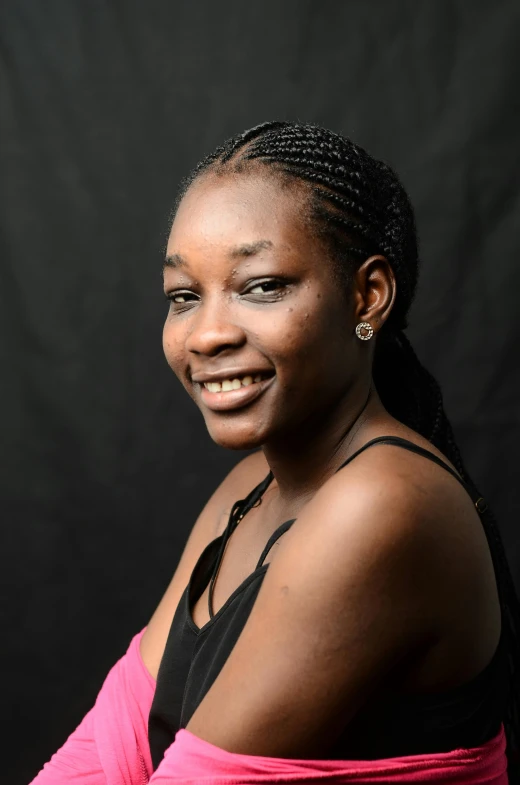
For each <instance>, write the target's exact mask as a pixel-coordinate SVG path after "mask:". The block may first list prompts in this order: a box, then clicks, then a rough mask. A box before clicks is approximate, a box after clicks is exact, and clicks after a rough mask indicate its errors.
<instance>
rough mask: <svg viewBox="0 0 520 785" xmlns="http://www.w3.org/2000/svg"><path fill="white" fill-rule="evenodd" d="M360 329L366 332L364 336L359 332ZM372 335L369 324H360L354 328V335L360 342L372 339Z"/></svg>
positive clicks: (372, 331)
mask: <svg viewBox="0 0 520 785" xmlns="http://www.w3.org/2000/svg"><path fill="white" fill-rule="evenodd" d="M362 329H363V330H366V331H367V334H366V335H363V333H362V332H361V330H362ZM373 334H374V330H373V328H372V325H371V324H370V323H369V322H360V323H359V324H358V326H357V327H356V335H357V337H358V338H360V339H361V340H362V341H369V340H370V339H371V338H372V336H373Z"/></svg>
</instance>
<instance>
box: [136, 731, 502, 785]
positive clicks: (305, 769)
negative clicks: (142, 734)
mask: <svg viewBox="0 0 520 785" xmlns="http://www.w3.org/2000/svg"><path fill="white" fill-rule="evenodd" d="M505 749H506V738H505V733H504V726H503V725H502V726H501V728H500V732H499V733H498V735H497V736H496V737H495V738H494V739H491V741H489V742H487V743H486V744H484V745H483V746H482V747H475V748H474V749H470V750H464V749H462V750H454V751H452V752H446V753H439V754H435V755H408V756H405V757H401V758H386V759H380V760H369V761H363V760H353V761H348V760H346V761H341V760H293V759H289V758H264V757H261V756H256V755H238V754H236V753H234V752H226V751H225V750H222V749H220V748H219V747H215V746H214V745H213V744H209V743H208V742H207V741H203V740H202V739H199V738H198V737H197V736H194V735H193V733H190V732H189V731H187V730H180V731H178V733H177V735H176V736H175V742H174V743H173V744H172V745H171V746H170V747H169V748H168V749H167V750H166V755H165V757H164V760H163V761H162V763H161V765H160V766H159V768H158V769H157V771H156V772H155V774H154V776H153V777H152V779H151V780H150V785H151V783H154V785H167V783H168V785H172V783H183V785H195V783H199V785H200V783H205V785H257V784H258V783H292V785H296V783H305V785H318V783H334V784H335V785H340V783H349V782H356V783H358V785H368V783H385V782H404V783H406V782H429V783H431V784H433V783H444V784H445V785H447V784H448V783H449V785H477V783H478V785H484V783H485V785H508V777H507V774H506V770H507V759H506V757H505Z"/></svg>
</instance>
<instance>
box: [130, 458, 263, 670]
mask: <svg viewBox="0 0 520 785" xmlns="http://www.w3.org/2000/svg"><path fill="white" fill-rule="evenodd" d="M268 471H269V467H268V466H267V463H266V460H265V458H264V455H263V453H262V452H256V453H253V454H252V455H248V456H247V457H246V458H244V459H243V460H242V461H240V462H239V463H238V464H237V465H236V466H235V467H234V468H233V469H232V470H231V471H230V472H229V474H228V475H227V476H226V477H225V479H224V480H223V482H222V483H221V484H220V485H219V486H218V488H217V489H216V491H215V492H214V493H213V495H212V496H211V497H210V499H209V500H208V502H207V503H206V505H205V506H204V508H203V510H202V512H201V513H200V515H199V517H198V518H197V520H196V521H195V524H194V526H193V528H192V530H191V533H190V536H189V538H188V541H187V543H186V546H185V548H184V551H183V553H182V556H181V558H180V561H179V563H178V565H177V568H176V570H175V572H174V574H173V577H172V579H171V582H170V584H169V586H168V588H167V590H166V592H165V594H164V596H163V597H162V599H161V601H160V603H159V605H158V606H157V608H156V610H155V612H154V614H153V616H152V618H151V619H150V621H149V623H148V626H147V628H146V631H145V633H144V635H143V637H142V639H141V646H140V650H141V656H142V658H143V661H144V663H145V665H146V667H147V669H148V671H149V672H150V673H151V675H152V676H153V677H154V678H156V677H157V672H158V670H159V665H160V662H161V658H162V655H163V652H164V647H165V645H166V639H167V637H168V632H169V630H170V626H171V622H172V619H173V615H174V613H175V611H176V609H177V605H178V604H179V600H180V598H181V596H182V593H183V591H184V589H185V588H186V586H187V584H188V581H189V579H190V576H191V573H192V571H193V568H194V567H195V564H196V563H197V560H198V558H199V556H200V555H201V553H202V551H203V550H204V548H205V547H206V546H207V545H208V544H209V543H210V542H211V541H212V540H213V539H214V538H215V537H216V536H217V535H218V531H217V527H218V524H219V521H220V520H221V519H222V517H223V516H224V515H226V514H227V515H229V512H230V510H231V507H232V505H233V503H234V502H235V501H237V500H238V499H241V498H243V497H244V496H246V495H247V494H248V493H249V492H250V491H251V490H252V489H253V488H254V487H255V486H256V485H258V483H259V482H260V481H261V480H262V479H263V478H264V477H265V475H266V474H267V472H268Z"/></svg>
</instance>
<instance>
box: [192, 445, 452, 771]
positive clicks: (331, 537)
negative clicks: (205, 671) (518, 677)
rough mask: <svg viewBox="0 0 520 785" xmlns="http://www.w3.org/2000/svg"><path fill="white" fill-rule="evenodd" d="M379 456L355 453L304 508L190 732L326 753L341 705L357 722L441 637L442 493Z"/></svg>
mask: <svg viewBox="0 0 520 785" xmlns="http://www.w3.org/2000/svg"><path fill="white" fill-rule="evenodd" d="M366 452H367V453H368V450H367V451H366ZM386 455H387V457H386V458H385V459H384V460H385V461H388V460H389V457H388V453H387V454H386ZM358 457H359V458H361V457H362V456H361V455H360V456H358ZM374 457H375V451H374V453H372V460H371V461H368V462H367V463H364V462H363V463H362V462H361V461H359V462H358V458H356V460H355V461H352V462H351V463H350V464H349V465H348V466H346V467H345V470H344V471H343V470H341V471H339V472H337V473H336V474H335V475H333V476H332V477H331V478H330V479H328V480H327V481H326V482H325V483H324V484H323V485H322V486H321V488H320V489H319V490H318V491H317V492H316V494H315V495H314V496H313V497H312V499H310V501H309V502H308V503H307V504H306V505H305V507H303V509H301V510H300V512H299V514H298V518H297V519H296V521H295V523H294V524H293V526H292V527H291V528H290V529H289V531H287V532H286V533H285V534H284V536H283V540H282V541H281V542H280V545H279V548H278V549H277V551H276V554H275V555H274V556H273V558H272V560H271V561H270V563H269V569H268V570H267V572H266V574H265V576H264V579H263V582H262V586H261V588H260V591H259V593H258V597H257V599H256V602H255V604H254V606H253V609H252V611H251V614H250V616H249V618H248V620H247V623H246V625H245V627H244V630H243V631H242V634H241V636H240V638H239V640H238V642H237V643H236V645H235V647H234V648H233V651H232V652H231V654H230V656H229V658H228V660H227V661H226V663H225V665H224V667H223V669H222V671H221V672H220V674H219V676H218V678H217V680H216V681H215V683H214V684H213V685H212V687H211V689H210V691H209V692H208V694H207V695H206V697H205V698H204V701H203V702H202V703H201V704H200V706H199V707H198V709H197V711H196V713H195V714H194V715H193V717H192V719H191V720H190V723H189V725H188V730H190V731H192V732H193V733H195V734H196V735H198V736H200V737H201V738H203V739H205V740H206V741H209V742H210V743H213V744H216V745H217V746H220V747H223V748H224V749H227V750H229V751H231V752H239V753H245V754H257V755H274V756H278V755H281V756H287V755H289V756H294V757H301V756H302V754H305V751H307V754H311V753H312V755H314V754H318V755H320V754H322V753H323V752H324V750H325V749H326V744H327V740H330V734H331V733H332V732H333V730H334V727H335V726H334V723H335V722H336V720H337V717H338V716H339V714H340V713H341V716H342V717H343V718H345V721H348V719H349V718H350V717H351V716H354V714H355V712H356V711H357V710H358V709H359V708H360V707H361V706H362V705H363V703H364V702H365V701H366V700H367V698H368V696H369V695H370V694H371V692H372V691H373V690H374V689H375V687H376V686H377V685H378V684H381V682H382V681H384V680H385V679H387V678H389V674H390V673H391V672H392V670H393V668H394V667H396V666H397V665H398V663H400V662H401V661H402V660H403V658H404V657H407V656H408V655H409V653H410V652H415V651H417V650H423V649H424V648H425V647H426V646H429V645H430V642H431V641H432V640H435V639H436V637H437V635H438V632H439V618H438V616H437V610H438V604H437V600H436V597H435V595H434V593H433V592H432V590H431V586H432V585H435V582H436V581H435V577H436V576H437V577H438V575H439V566H440V563H441V562H440V560H439V559H438V558H437V552H436V551H435V549H434V548H432V547H431V546H432V542H435V539H436V536H437V535H436V534H435V531H434V526H431V525H430V521H431V520H433V514H432V512H431V508H430V504H429V500H430V499H431V498H432V495H431V494H430V490H429V488H427V489H426V494H427V496H424V494H423V493H422V491H421V490H420V489H419V484H417V483H416V486H415V488H414V490H413V491H412V492H411V493H408V484H409V477H408V469H407V468H406V467H404V468H403V467H402V466H397V465H395V464H393V465H392V464H391V463H390V464H388V466H382V465H380V464H379V463H378V462H377V461H376V464H377V465H376V466H375V465H374ZM374 468H375V471H374ZM432 493H433V492H432ZM433 496H434V493H433ZM266 629H269V635H268V636H266V634H265V630H266ZM345 652H348V657H345ZM295 683H296V684H298V690H295V689H294V684H295ZM237 684H238V685H239V687H240V688H239V689H237V688H236V685H237ZM230 695H231V696H232V698H231V699H230V697H229V696H230ZM266 727H268V728H269V729H270V733H269V738H267V737H265V738H264V737H261V736H259V730H261V729H262V728H266ZM259 739H260V741H259ZM312 755H311V757H312Z"/></svg>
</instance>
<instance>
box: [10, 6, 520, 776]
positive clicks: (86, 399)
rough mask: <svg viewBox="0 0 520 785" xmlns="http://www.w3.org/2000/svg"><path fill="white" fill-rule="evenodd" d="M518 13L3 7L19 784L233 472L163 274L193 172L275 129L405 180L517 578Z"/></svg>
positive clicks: (467, 437) (439, 332) (447, 348)
mask: <svg viewBox="0 0 520 785" xmlns="http://www.w3.org/2000/svg"><path fill="white" fill-rule="evenodd" d="M519 15H520V7H519V5H518V2H517V0H495V1H494V2H492V3H491V2H485V1H481V2H476V0H472V1H471V2H470V1H469V0H468V2H464V0H460V2H447V1H444V0H431V2H424V1H423V2H421V1H420V0H409V2H404V1H402V2H392V3H390V2H387V0H378V1H377V2H370V0H352V1H351V2H348V1H347V0H345V1H344V2H342V1H341V0H338V1H334V0H280V1H278V2H277V1H276V0H269V2H265V1H264V2H262V3H259V4H248V3H244V2H238V0H233V1H230V0H227V1H225V2H222V1H221V2H216V3H215V2H211V0H205V1H200V0H199V2H179V1H177V2H173V1H172V0H147V2H138V0H124V1H123V0H119V2H109V1H108V0H90V1H89V2H87V0H83V2H81V0H47V1H46V2H36V0H33V2H31V1H30V0H2V3H1V4H0V58H1V75H0V79H1V82H0V178H1V180H0V244H1V245H0V249H1V264H0V380H1V382H0V413H1V425H0V427H1V435H0V436H1V438H0V462H1V473H0V477H1V489H0V518H1V529H0V531H1V543H0V554H1V563H2V571H1V572H2V578H3V580H4V584H5V589H4V599H5V600H6V602H4V607H5V611H6V613H5V616H4V620H3V623H2V632H3V643H2V647H1V651H2V655H3V661H2V669H1V678H2V684H3V687H2V712H1V713H2V715H3V721H4V723H5V728H4V729H3V731H2V738H3V741H4V743H5V750H6V751H5V753H4V754H3V755H2V759H3V763H2V767H1V769H2V774H1V775H0V776H1V778H2V782H4V781H5V782H6V783H9V784H10V785H24V783H27V782H28V781H29V780H30V779H31V778H32V777H33V776H34V775H35V773H36V771H37V770H38V769H39V768H40V766H41V765H42V764H43V762H44V761H45V760H47V759H48V758H49V757H50V755H51V754H52V753H53V752H54V751H55V750H56V748H57V747H58V746H59V745H60V744H61V743H62V742H63V741H64V740H65V738H66V736H67V735H68V733H70V732H71V731H72V730H73V728H74V727H75V726H76V725H77V723H78V722H79V720H80V719H81V717H82V716H83V715H84V713H85V712H86V711H87V709H88V708H89V707H90V705H91V704H92V702H93V699H94V697H95V695H96V693H97V691H98V689H99V686H100V684H101V682H102V680H103V678H104V676H105V674H106V673H107V671H108V669H109V668H110V666H111V665H112V664H113V663H114V662H115V660H116V659H117V658H118V657H119V656H120V655H121V654H122V653H123V652H124V650H125V649H126V647H127V645H128V642H129V640H130V638H131V636H132V635H133V634H135V632H137V631H138V630H140V629H141V628H142V627H143V626H144V625H145V624H146V622H147V620H148V618H149V616H150V615H151V613H152V611H153V609H154V607H155V606H156V604H157V602H158V600H159V598H160V596H161V594H162V592H163V591H164V589H165V587H166V585H167V583H168V581H169V579H170V577H171V575H172V572H173V570H174V568H175V566H176V563H177V560H178V558H179V555H180V552H181V549H182V547H183V544H184V542H185V540H186V537H187V534H188V531H189V529H190V527H191V525H192V523H193V521H194V518H195V517H196V515H197V514H198V512H199V510H200V508H201V506H202V504H203V503H204V502H205V500H206V499H207V498H208V496H209V495H210V493H211V492H212V490H213V489H214V487H215V486H216V484H217V482H218V481H219V480H220V479H221V478H222V477H223V476H224V475H225V473H226V472H227V471H228V469H229V468H230V467H231V466H232V465H233V464H234V463H235V462H236V460H237V459H238V458H239V457H240V456H239V455H237V454H234V453H229V454H228V453H227V452H225V451H223V450H222V449H220V448H218V447H216V446H215V445H214V444H213V443H212V442H211V441H210V440H209V437H208V436H207V434H206V432H205V429H204V425H203V422H202V418H201V416H200V415H199V413H198V410H197V409H196V408H195V406H194V405H193V404H192V403H191V401H190V400H189V399H188V398H187V396H186V395H185V393H184V391H183V390H182V388H181V386H180V384H179V383H178V382H177V381H176V379H175V378H174V377H173V374H172V373H171V371H170V370H169V369H168V367H167V365H166V362H165V360H164V357H163V355H162V348H161V329H162V322H163V319H164V317H165V314H166V302H165V301H164V300H163V296H162V290H161V280H160V267H161V262H162V253H163V247H164V242H165V238H166V231H167V222H168V213H169V210H170V207H171V204H172V200H173V197H174V194H175V190H176V187H177V184H178V182H179V179H180V178H181V176H182V175H183V174H185V173H186V172H187V171H188V169H189V168H190V167H191V166H192V165H193V164H194V163H195V162H196V161H197V160H198V159H199V158H200V157H202V155H203V154H205V153H207V152H209V151H210V150H211V149H212V148H213V147H214V146H215V145H216V144H217V143H219V142H221V141H222V140H223V139H225V138H226V137H227V136H229V135H231V134H233V133H236V132H238V131H241V130H243V129H245V128H247V127H250V126H252V125H255V124H256V123H259V122H261V121H263V120H266V119H272V118H280V119H299V120H302V121H310V122H317V123H320V124H323V125H325V126H328V127H330V128H332V129H333V130H336V131H339V132H342V133H345V134H347V135H350V136H352V137H353V138H354V139H355V140H356V141H358V142H359V143H360V144H362V145H363V146H365V147H366V148H367V149H368V150H369V151H370V152H372V153H373V154H375V155H376V156H378V157H382V158H384V159H385V160H387V161H388V162H389V163H391V164H392V165H393V166H394V167H395V168H396V169H397V171H398V172H399V174H400V175H401V177H402V180H403V182H404V184H405V186H406V187H407V189H408V190H409V192H410V195H411V197H412V200H413V202H414V204H415V207H416V211H417V220H418V228H419V233H420V239H421V249H422V259H423V267H422V278H421V282H420V287H419V292H418V295H417V299H416V302H415V305H414V308H413V311H412V314H411V319H410V329H409V335H410V337H411V339H412V341H413V343H414V345H415V346H416V349H417V351H418V354H419V356H420V357H421V359H422V360H423V361H424V362H425V364H426V365H427V366H428V367H429V368H430V370H432V372H434V373H435V374H436V376H437V377H438V379H439V380H440V382H441V384H442V386H443V390H444V394H445V402H446V408H447V411H448V414H449V416H450V417H451V419H452V422H453V425H454V428H455V432H456V435H457V437H458V440H459V442H460V444H461V447H462V449H463V454H464V456H465V458H466V462H467V464H468V466H469V469H470V471H471V472H472V473H473V477H474V479H475V481H476V482H477V484H479V486H480V489H481V491H482V493H483V494H484V495H485V496H487V497H488V498H489V500H490V501H491V503H492V505H493V507H494V509H495V511H496V514H497V516H498V519H499V523H500V527H501V530H502V533H503V537H504V541H505V544H506V549H507V552H508V554H509V559H510V562H511V565H512V569H513V573H514V576H515V580H516V581H517V585H518V584H519V583H520V581H519V578H520V536H519V533H518V517H519V512H520V502H519V496H518V485H519V482H520V472H519V469H518V459H517V455H518V447H517V445H518V440H519V438H520V422H519V409H518V400H519V396H520V374H519V365H518V357H517V355H518V343H519V339H520V319H519V314H518V302H519V291H520V265H519V255H520V239H519V234H518V229H517V222H518V209H519V207H520V183H519V164H520V147H519V138H520V90H519V89H518V85H519V83H520V45H519ZM403 394H406V391H403ZM4 778H5V779H4Z"/></svg>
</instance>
